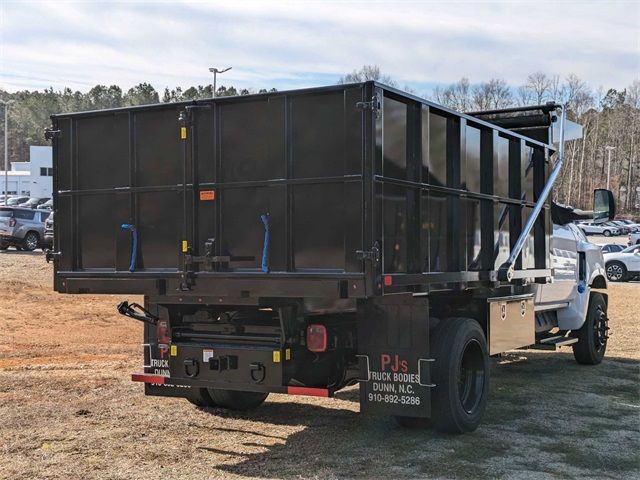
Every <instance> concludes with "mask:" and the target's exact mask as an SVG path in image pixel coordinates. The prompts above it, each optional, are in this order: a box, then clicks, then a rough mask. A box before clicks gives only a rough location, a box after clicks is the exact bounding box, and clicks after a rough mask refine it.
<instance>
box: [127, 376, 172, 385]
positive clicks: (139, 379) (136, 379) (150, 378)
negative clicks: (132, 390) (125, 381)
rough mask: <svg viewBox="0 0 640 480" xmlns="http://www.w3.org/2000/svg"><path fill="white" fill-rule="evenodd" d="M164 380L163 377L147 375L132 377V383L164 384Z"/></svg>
mask: <svg viewBox="0 0 640 480" xmlns="http://www.w3.org/2000/svg"><path fill="white" fill-rule="evenodd" d="M164 378H165V377H163V376H162V375H147V374H145V373H134V374H133V375H131V381H132V382H143V383H156V384H163V383H164Z"/></svg>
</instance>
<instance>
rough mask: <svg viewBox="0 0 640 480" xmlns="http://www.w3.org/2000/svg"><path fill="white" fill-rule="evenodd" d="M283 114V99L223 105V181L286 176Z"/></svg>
mask: <svg viewBox="0 0 640 480" xmlns="http://www.w3.org/2000/svg"><path fill="white" fill-rule="evenodd" d="M284 113H285V111H284V102H283V101H282V99H280V98H273V99H269V98H261V99H259V100H256V101H243V102H239V103H227V104H222V105H220V107H219V117H218V120H219V122H220V124H219V129H220V147H219V148H220V162H221V163H220V165H221V166H220V175H221V178H220V180H221V181H223V182H246V181H251V180H268V179H271V178H285V177H286V169H285V166H286V164H285V157H284V140H285V137H284V133H285V132H284V126H285V123H284Z"/></svg>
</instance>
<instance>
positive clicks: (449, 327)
mask: <svg viewBox="0 0 640 480" xmlns="http://www.w3.org/2000/svg"><path fill="white" fill-rule="evenodd" d="M430 345H431V352H432V356H433V358H434V359H435V362H433V370H432V378H433V383H434V384H435V387H433V393H432V396H431V400H432V401H431V418H430V419H424V418H413V417H396V421H397V422H398V423H399V424H400V425H402V426H404V427H413V428H420V427H425V426H428V425H432V426H433V427H434V428H435V429H436V430H438V431H441V432H445V433H464V432H472V431H474V430H475V429H476V428H478V425H479V424H480V420H481V419H482V416H483V414H484V411H485V409H486V406H487V397H488V394H489V355H488V352H487V341H486V338H485V336H484V332H483V330H482V327H480V324H479V323H478V322H477V321H475V320H473V319H470V318H449V319H446V320H444V321H442V322H440V325H438V327H437V328H436V330H435V331H434V334H433V335H432V337H431V342H430Z"/></svg>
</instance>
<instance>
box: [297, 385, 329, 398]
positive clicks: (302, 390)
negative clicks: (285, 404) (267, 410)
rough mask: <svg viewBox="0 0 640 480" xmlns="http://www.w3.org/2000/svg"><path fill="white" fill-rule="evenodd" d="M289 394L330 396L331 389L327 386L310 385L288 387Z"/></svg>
mask: <svg viewBox="0 0 640 480" xmlns="http://www.w3.org/2000/svg"><path fill="white" fill-rule="evenodd" d="M287 393H288V394H289V395H306V396H307V397H328V396H329V390H328V389H326V388H308V387H287Z"/></svg>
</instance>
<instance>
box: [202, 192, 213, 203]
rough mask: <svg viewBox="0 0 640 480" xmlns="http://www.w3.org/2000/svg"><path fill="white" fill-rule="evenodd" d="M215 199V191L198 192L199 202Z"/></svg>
mask: <svg viewBox="0 0 640 480" xmlns="http://www.w3.org/2000/svg"><path fill="white" fill-rule="evenodd" d="M215 199H216V191H215V190H201V191H200V200H203V201H206V200H215Z"/></svg>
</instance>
